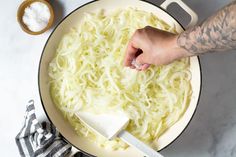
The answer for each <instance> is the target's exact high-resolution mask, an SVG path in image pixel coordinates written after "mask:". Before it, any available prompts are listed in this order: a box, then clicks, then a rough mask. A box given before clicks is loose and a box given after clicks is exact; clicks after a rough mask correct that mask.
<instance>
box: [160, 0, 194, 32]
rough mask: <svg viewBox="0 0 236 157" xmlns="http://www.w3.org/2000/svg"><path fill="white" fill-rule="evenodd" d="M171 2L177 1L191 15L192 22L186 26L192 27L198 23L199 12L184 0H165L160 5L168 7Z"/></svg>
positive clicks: (164, 7)
mask: <svg viewBox="0 0 236 157" xmlns="http://www.w3.org/2000/svg"><path fill="white" fill-rule="evenodd" d="M171 3H176V4H178V5H179V6H180V7H181V8H182V9H183V10H184V11H185V12H186V13H188V14H189V15H190V17H191V20H190V22H189V23H188V25H187V26H186V28H189V27H192V26H194V25H196V24H197V21H198V16H197V14H196V13H195V12H194V11H193V10H192V9H191V8H190V7H189V6H188V5H186V4H185V3H184V2H183V1H182V0H165V1H164V2H163V3H162V4H161V5H160V7H161V8H163V9H165V10H166V9H167V7H168V6H169V5H170V4H171Z"/></svg>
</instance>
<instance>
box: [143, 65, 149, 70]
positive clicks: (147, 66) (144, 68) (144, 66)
mask: <svg viewBox="0 0 236 157" xmlns="http://www.w3.org/2000/svg"><path fill="white" fill-rule="evenodd" d="M150 66H151V65H150V64H143V65H142V67H141V70H147V69H148V68H149V67H150Z"/></svg>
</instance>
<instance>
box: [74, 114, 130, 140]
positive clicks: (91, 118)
mask: <svg viewBox="0 0 236 157" xmlns="http://www.w3.org/2000/svg"><path fill="white" fill-rule="evenodd" d="M76 116H77V117H78V118H79V119H80V120H81V121H82V122H83V123H84V124H85V125H86V126H87V127H88V128H90V129H91V130H92V131H94V132H96V133H97V134H100V135H102V136H104V137H105V138H107V139H109V140H112V139H113V138H115V137H116V136H117V134H119V132H120V131H122V130H123V129H125V128H126V126H127V125H128V123H129V118H128V117H127V116H126V115H125V114H122V113H114V114H112V113H108V114H94V113H91V112H85V111H80V112H77V113H76Z"/></svg>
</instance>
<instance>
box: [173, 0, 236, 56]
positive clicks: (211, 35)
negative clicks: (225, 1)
mask: <svg viewBox="0 0 236 157" xmlns="http://www.w3.org/2000/svg"><path fill="white" fill-rule="evenodd" d="M177 42H178V45H179V46H180V47H182V48H184V49H185V50H187V51H188V52H190V53H192V54H196V55H197V54H201V53H205V52H209V51H224V50H230V49H236V1H234V2H232V3H230V4H229V5H227V6H225V7H224V8H222V9H221V10H219V11H218V12H217V13H216V14H215V15H213V16H212V17H210V18H208V19H207V20H205V21H204V22H203V23H202V24H200V25H199V26H195V27H193V28H190V29H188V30H186V31H184V32H182V33H181V34H180V35H179V37H178V40H177Z"/></svg>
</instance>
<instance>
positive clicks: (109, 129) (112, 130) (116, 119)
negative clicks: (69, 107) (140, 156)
mask: <svg viewBox="0 0 236 157" xmlns="http://www.w3.org/2000/svg"><path fill="white" fill-rule="evenodd" d="M76 116H77V117H78V118H79V119H80V120H81V121H82V122H83V123H84V124H85V125H86V126H88V127H89V128H90V129H91V130H93V131H94V132H96V133H98V134H100V135H102V136H104V137H105V138H107V139H109V140H111V139H113V138H115V137H119V138H121V139H122V140H123V141H124V142H126V143H127V144H129V145H131V146H133V147H135V148H137V149H138V150H140V151H141V152H142V153H144V155H146V156H148V157H163V156H162V155H161V154H160V153H158V152H157V151H155V150H154V149H152V148H150V147H149V146H147V145H146V144H144V143H143V142H141V141H139V140H138V139H137V138H135V137H134V136H133V135H131V134H130V133H129V132H127V131H125V128H126V126H127V125H128V123H129V118H128V117H127V116H125V115H124V114H122V113H119V114H118V113H116V114H93V113H90V112H78V113H76Z"/></svg>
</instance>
